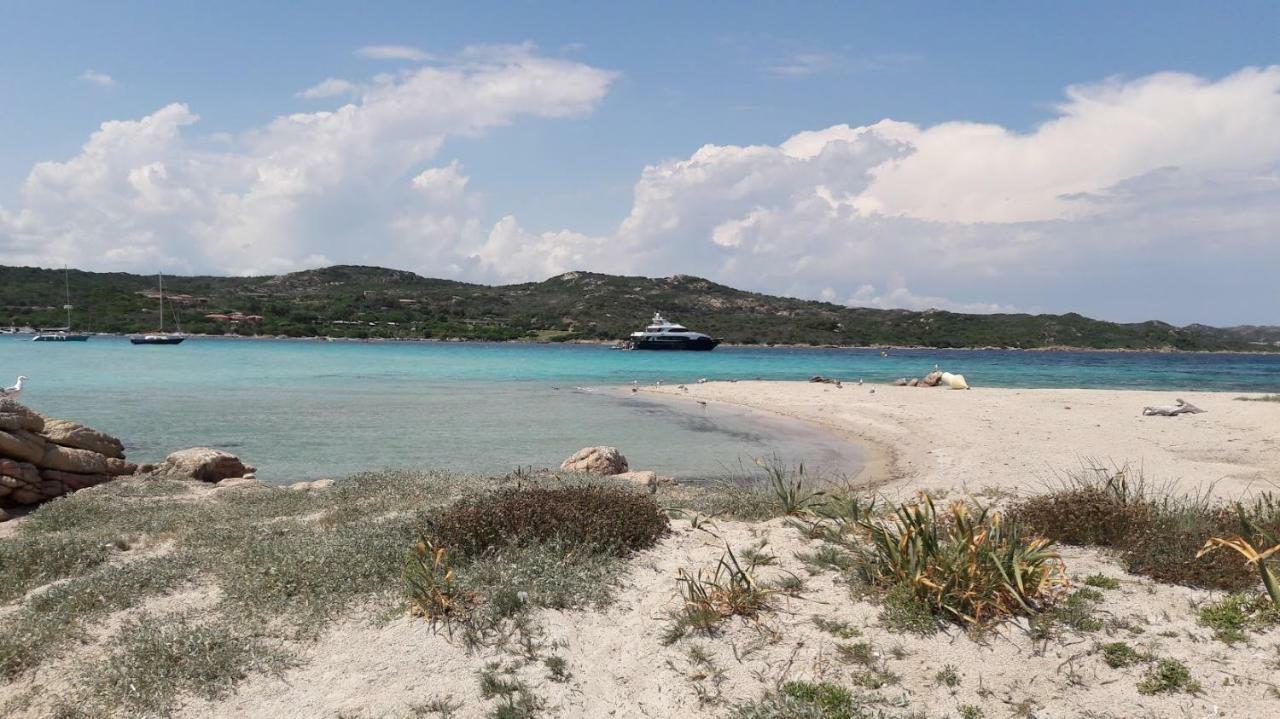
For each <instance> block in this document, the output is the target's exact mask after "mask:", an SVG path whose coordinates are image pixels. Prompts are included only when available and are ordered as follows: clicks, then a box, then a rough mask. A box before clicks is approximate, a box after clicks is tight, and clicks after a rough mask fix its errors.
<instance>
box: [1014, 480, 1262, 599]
mask: <svg viewBox="0 0 1280 719" xmlns="http://www.w3.org/2000/svg"><path fill="white" fill-rule="evenodd" d="M1240 513H1242V515H1243V516H1244V518H1246V519H1248V521H1249V522H1250V523H1251V526H1253V527H1255V532H1254V535H1256V536H1250V537H1247V539H1248V540H1249V541H1254V542H1260V541H1261V540H1262V539H1263V538H1265V536H1266V535H1267V533H1271V534H1274V533H1276V532H1277V531H1280V502H1277V501H1276V500H1275V498H1273V497H1271V496H1269V495H1262V496H1260V497H1258V498H1257V499H1256V500H1255V501H1254V503H1253V504H1251V505H1250V506H1248V507H1242V508H1241V509H1240ZM1011 514H1012V516H1014V517H1016V518H1017V519H1018V520H1019V521H1021V522H1023V523H1025V524H1026V525H1027V526H1028V527H1030V528H1032V529H1034V530H1035V531H1036V532H1038V533H1040V534H1042V535H1044V536H1046V537H1049V538H1051V539H1053V540H1055V541H1059V542H1063V543H1066V544H1072V545H1078V546H1086V545H1092V546H1100V547H1109V548H1113V549H1117V550H1119V553H1120V559H1121V561H1122V562H1123V564H1124V566H1125V569H1127V570H1128V571H1129V572H1132V573H1134V574H1141V575H1143V576H1147V577H1150V578H1152V579H1155V580H1157V581H1160V582H1164V583H1168V584H1183V585H1187V586H1193V587H1203V588H1208V589H1224V590H1229V591H1240V590H1244V589H1249V588H1252V587H1254V586H1257V583H1258V571H1257V567H1256V566H1254V565H1248V564H1245V563H1242V562H1235V561H1230V559H1229V558H1227V557H1222V556H1218V555H1217V554H1207V555H1206V554H1204V553H1202V552H1201V551H1200V550H1201V549H1202V548H1203V547H1204V546H1205V543H1206V542H1207V541H1208V540H1209V539H1211V538H1214V537H1223V536H1228V535H1232V534H1235V533H1237V532H1238V531H1239V527H1240V525H1241V517H1240V516H1238V515H1237V512H1236V510H1234V509H1232V508H1230V507H1227V506H1225V505H1220V504H1215V503H1212V502H1210V501H1209V500H1208V499H1207V498H1205V497H1174V496H1157V495H1156V493H1154V492H1151V491H1148V489H1147V488H1146V486H1145V484H1144V482H1143V480H1142V478H1141V476H1138V477H1136V478H1130V477H1129V476H1128V473H1127V472H1126V471H1125V470H1120V471H1117V472H1115V473H1112V474H1108V473H1105V472H1101V471H1099V470H1096V469H1094V470H1090V471H1088V472H1084V473H1079V474H1073V475H1069V476H1068V477H1067V479H1066V480H1065V481H1064V483H1063V484H1062V486H1060V487H1058V488H1056V489H1054V490H1053V491H1051V492H1049V493H1047V494H1043V495H1038V496H1034V497H1030V498H1028V499H1025V500H1023V501H1021V502H1019V503H1017V504H1016V505H1014V507H1013V509H1012V510H1011Z"/></svg>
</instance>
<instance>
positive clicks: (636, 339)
mask: <svg viewBox="0 0 1280 719" xmlns="http://www.w3.org/2000/svg"><path fill="white" fill-rule="evenodd" d="M722 341H723V340H720V339H718V338H715V337H711V336H709V335H704V334H702V333H701V332H694V331H692V330H690V329H689V328H687V327H685V326H684V325H678V324H676V323H674V322H670V321H668V320H666V319H663V317H662V315H661V314H660V313H654V315H653V321H652V322H650V323H649V326H648V327H645V328H644V329H643V330H641V331H640V332H632V333H631V337H630V339H629V340H628V344H630V348H631V349H637V350H695V351H704V352H705V351H707V350H713V349H715V348H716V345H718V344H720V343H721V342H722Z"/></svg>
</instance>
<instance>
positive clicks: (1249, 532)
mask: <svg viewBox="0 0 1280 719" xmlns="http://www.w3.org/2000/svg"><path fill="white" fill-rule="evenodd" d="M1268 501H1269V498H1268ZM1236 516H1237V517H1238V518H1239V520H1240V530H1241V531H1240V533H1239V534H1237V535H1235V536H1233V537H1210V538H1209V540H1208V541H1206V542H1205V543H1204V547H1203V548H1201V549H1200V552H1199V554H1197V555H1196V556H1197V557H1203V556H1204V555H1206V554H1208V553H1209V552H1212V551H1214V550H1216V549H1219V548H1221V547H1226V548H1227V549H1231V550H1234V551H1235V552H1236V553H1238V554H1239V555H1240V556H1242V557H1244V560H1245V563H1247V564H1252V565H1254V566H1256V567H1257V568H1258V573H1259V574H1261V575H1262V585H1263V586H1264V587H1266V589H1267V594H1268V595H1269V596H1270V597H1271V601H1272V603H1273V604H1275V606H1276V608H1277V609H1280V576H1278V575H1277V573H1276V568H1275V567H1274V566H1272V564H1271V562H1270V561H1269V560H1270V559H1271V557H1272V556H1273V555H1280V539H1277V537H1276V535H1275V534H1273V533H1271V532H1268V531H1266V530H1265V529H1263V528H1262V527H1261V526H1259V525H1258V523H1257V522H1255V521H1253V519H1252V518H1250V516H1249V513H1248V512H1247V511H1245V508H1244V505H1242V504H1240V503H1239V502H1237V503H1236ZM1257 544H1272V545H1273V546H1271V547H1270V548H1269V549H1258V547H1257V546H1255V545H1257Z"/></svg>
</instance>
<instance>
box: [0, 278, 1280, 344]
mask: <svg viewBox="0 0 1280 719" xmlns="http://www.w3.org/2000/svg"><path fill="white" fill-rule="evenodd" d="M70 285H71V295H72V303H73V304H75V306H76V310H75V315H74V317H73V320H72V321H73V325H74V326H75V327H76V329H79V330H85V331H91V332H118V333H126V332H141V331H148V330H153V329H155V328H156V326H157V325H158V324H159V318H158V310H157V302H156V299H155V289H156V281H155V278H154V277H150V276H141V275H130V274H124V273H91V272H81V271H72V272H71V274H70ZM165 287H166V292H167V293H168V294H170V295H171V296H172V299H173V304H174V307H175V308H176V310H177V312H178V315H179V317H180V319H181V322H182V328H183V329H184V330H185V331H188V332H193V333H202V334H245V335H287V336H290V337H310V336H331V337H356V338H365V337H376V338H439V339H452V338H456V339H470V340H517V339H522V340H535V341H547V340H551V341H567V340H574V339H586V340H620V339H623V338H625V337H626V336H627V335H628V334H629V333H630V332H632V331H634V330H636V329H638V328H639V327H641V326H643V325H644V323H645V322H647V321H648V319H649V317H650V316H651V315H652V313H653V312H654V311H660V312H662V313H664V314H665V315H667V316H669V317H671V318H672V319H674V320H677V321H679V322H682V323H684V324H687V325H688V326H690V327H693V328H695V329H697V330H699V331H703V332H706V333H708V334H711V335H714V336H717V337H723V338H724V339H725V340H726V341H727V342H731V343H737V344H810V345H843V346H863V345H920V346H928V347H1013V348H1026V349H1030V348H1040V347H1054V346H1071V347H1089V348H1096V349H1177V350H1188V351H1195V350H1202V351H1212V350H1234V351H1260V350H1272V351H1275V350H1280V346H1277V344H1276V343H1277V342H1280V328H1276V327H1239V328H1229V329H1217V328H1213V327H1206V326H1203V325H1191V326H1188V327H1174V326H1173V325H1169V324H1166V323H1163V322H1155V321H1150V322H1141V323H1135V324H1117V323H1112V322H1103V321H1100V320H1093V319H1089V318H1087V317H1082V316H1080V315H1077V314H1065V315H1023V314H994V315H971V314H959V313H955V312H943V311H937V310H926V311H923V312H915V311H909V310H879V309H870V308H862V307H845V306H842V305H836V304H831V303H827V302H813V301H808V300H798V299H792V298H786V297H773V296H770V295H764V294H758V293H754V292H744V291H742V290H736V289H733V288H731V287H726V286H724V285H719V284H716V283H714V282H711V281H708V280H704V279H701V278H698V277H690V276H684V275H676V276H674V277H667V278H646V277H617V276H612V275H602V274H594V273H587V272H570V273H566V274H563V275H559V276H557V277H552V278H551V279H548V280H546V281H543V282H530V283H524V284H517V285H504V286H498V287H489V286H485V285H474V284H467V283H464V282H454V281H451V280H439V279H428V278H425V277H420V276H418V275H415V274H413V273H411V272H402V271H397V270H387V269H382V268H376V267H355V266H335V267H327V268H324V269H319V270H308V271H304V272H294V273H291V274H287V275H280V276H276V277H166V278H165ZM63 301H64V300H63V278H62V271H61V270H44V269H37V268H29V267H0V325H16V326H24V325H29V326H35V327H41V326H44V327H53V326H61V325H62V324H64V317H63V314H62V310H61V306H62V304H63ZM233 313H240V314H242V315H246V316H250V315H252V316H260V317H261V318H262V319H261V320H258V321H248V320H241V321H239V322H232V321H228V320H224V319H218V318H210V317H207V316H206V315H231V314H233ZM166 319H167V322H166V325H167V326H170V327H172V316H170V317H168V318H166Z"/></svg>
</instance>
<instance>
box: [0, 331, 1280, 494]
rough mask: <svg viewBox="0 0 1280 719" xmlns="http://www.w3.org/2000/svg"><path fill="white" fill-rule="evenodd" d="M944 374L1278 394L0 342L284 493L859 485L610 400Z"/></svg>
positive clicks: (1222, 380) (921, 361)
mask: <svg viewBox="0 0 1280 719" xmlns="http://www.w3.org/2000/svg"><path fill="white" fill-rule="evenodd" d="M935 363H936V364H939V365H941V366H942V367H943V368H944V369H948V370H951V371H954V372H960V373H963V374H965V375H966V377H967V378H968V379H969V381H970V383H972V384H975V385H988V386H1016V387H1135V388H1136V387H1147V388H1170V389H1217V390H1235V391H1277V390H1280V356H1272V355H1175V354H1154V353H1153V354H1145V353H1102V352H1062V353H1046V352H1009V351H955V350H953V351H945V350H943V351H931V350H898V351H893V352H891V353H890V356H889V357H887V358H884V357H881V356H880V353H879V351H876V350H845V349H764V348H760V349H745V348H733V347H722V348H719V349H717V350H715V351H714V352H687V353H686V352H676V353H664V352H656V353H651V352H619V351H613V350H610V349H608V348H606V347H600V346H594V345H532V344H483V343H440V342H405V343H349V342H331V343H330V342H315V341H288V340H228V339H212V338H209V339H206V338H192V339H188V340H187V341H186V342H185V343H183V344H182V345H179V346H176V347H135V346H133V345H131V344H129V343H128V341H127V340H125V339H123V338H112V337H94V338H92V339H91V340H89V341H88V342H86V343H83V344H80V343H74V344H55V343H34V342H31V341H30V340H29V338H22V337H0V382H3V383H4V384H8V383H9V382H10V381H11V378H12V377H14V376H17V375H18V374H23V375H26V376H28V377H29V378H30V380H29V381H28V385H27V390H26V392H25V393H24V395H23V398H22V399H23V401H24V402H25V403H27V404H29V405H30V406H32V407H34V408H36V409H38V410H40V411H42V412H45V413H47V414H49V415H51V416H57V417H66V418H69V419H75V420H77V421H81V422H84V423H86V424H90V425H92V426H94V427H98V428H101V429H103V430H105V431H108V432H111V433H113V434H116V435H117V436H120V437H121V438H122V439H124V440H125V442H126V444H127V446H128V451H129V456H130V458H131V459H135V460H137V461H153V460H156V459H159V458H161V457H163V456H164V455H165V454H166V453H167V452H169V451H171V450H173V449H177V448H181V447H188V446H193V445H209V446H214V447H222V448H226V449H228V450H230V451H233V452H235V453H236V454H238V455H240V456H242V457H244V458H245V460H246V461H248V462H251V463H253V464H256V465H257V466H258V467H259V470H260V472H259V474H260V476H262V477H263V478H264V479H266V480H268V481H276V482H287V481H293V480H296V479H309V478H316V477H323V476H341V475H344V474H348V473H351V472H355V471H360V470H364V469H374V468H382V467H431V468H441V469H454V470H471V471H478V472H506V471H510V470H511V469H513V468H515V467H517V466H527V465H532V466H550V465H555V464H558V463H559V461H560V460H561V459H563V458H564V457H565V456H567V455H569V454H571V453H572V452H573V451H575V450H577V449H578V448H580V447H584V446H587V445H594V444H612V445H615V446H618V447H620V448H621V449H622V450H623V452H624V453H625V454H626V455H627V456H628V458H629V459H630V460H631V463H632V466H633V467H635V468H640V469H653V470H657V471H659V472H663V473H669V474H675V475H677V476H682V477H685V478H691V477H713V476H722V475H724V474H725V473H726V472H728V471H730V470H731V469H736V468H738V466H739V465H740V464H743V463H745V464H750V462H751V460H752V459H753V458H757V457H762V456H765V455H769V454H777V455H779V456H780V457H781V458H782V459H784V460H785V461H789V462H793V463H794V462H799V461H805V462H806V464H807V465H808V466H809V467H811V468H814V469H816V470H819V471H822V472H825V473H828V474H844V475H851V474H853V473H854V472H856V470H857V468H858V466H859V464H860V461H861V458H860V456H859V455H858V452H857V449H856V448H854V447H851V446H849V445H848V444H847V443H845V442H843V441H841V440H839V439H838V438H836V437H834V436H831V435H826V434H823V433H819V432H813V431H811V430H809V429H808V428H807V426H804V425H799V424H797V423H793V422H786V421H781V420H776V419H773V418H768V417H762V416H759V415H757V414H753V413H750V412H746V411H733V410H727V409H720V410H717V409H711V408H706V409H704V408H700V407H697V406H686V405H685V404H684V403H674V404H673V403H667V402H661V401H658V400H654V399H651V398H649V399H639V398H635V397H632V396H630V393H627V392H621V393H619V392H612V391H608V390H609V389H610V388H613V389H616V388H618V387H620V386H625V385H628V384H630V383H631V382H633V381H635V382H639V383H643V384H651V383H653V382H655V381H658V380H662V381H664V382H667V383H677V382H686V383H687V382H693V381H696V380H697V379H698V378H700V377H706V378H709V379H730V378H738V379H752V378H756V377H760V378H764V379H805V378H807V377H809V376H812V375H814V374H822V375H827V376H835V377H841V378H844V379H848V380H856V379H857V378H859V377H861V378H863V379H865V380H866V381H868V382H885V381H889V380H891V379H893V378H894V377H898V376H919V375H922V374H924V373H926V372H927V371H928V370H930V369H931V368H932V367H933V365H934V364H935Z"/></svg>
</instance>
